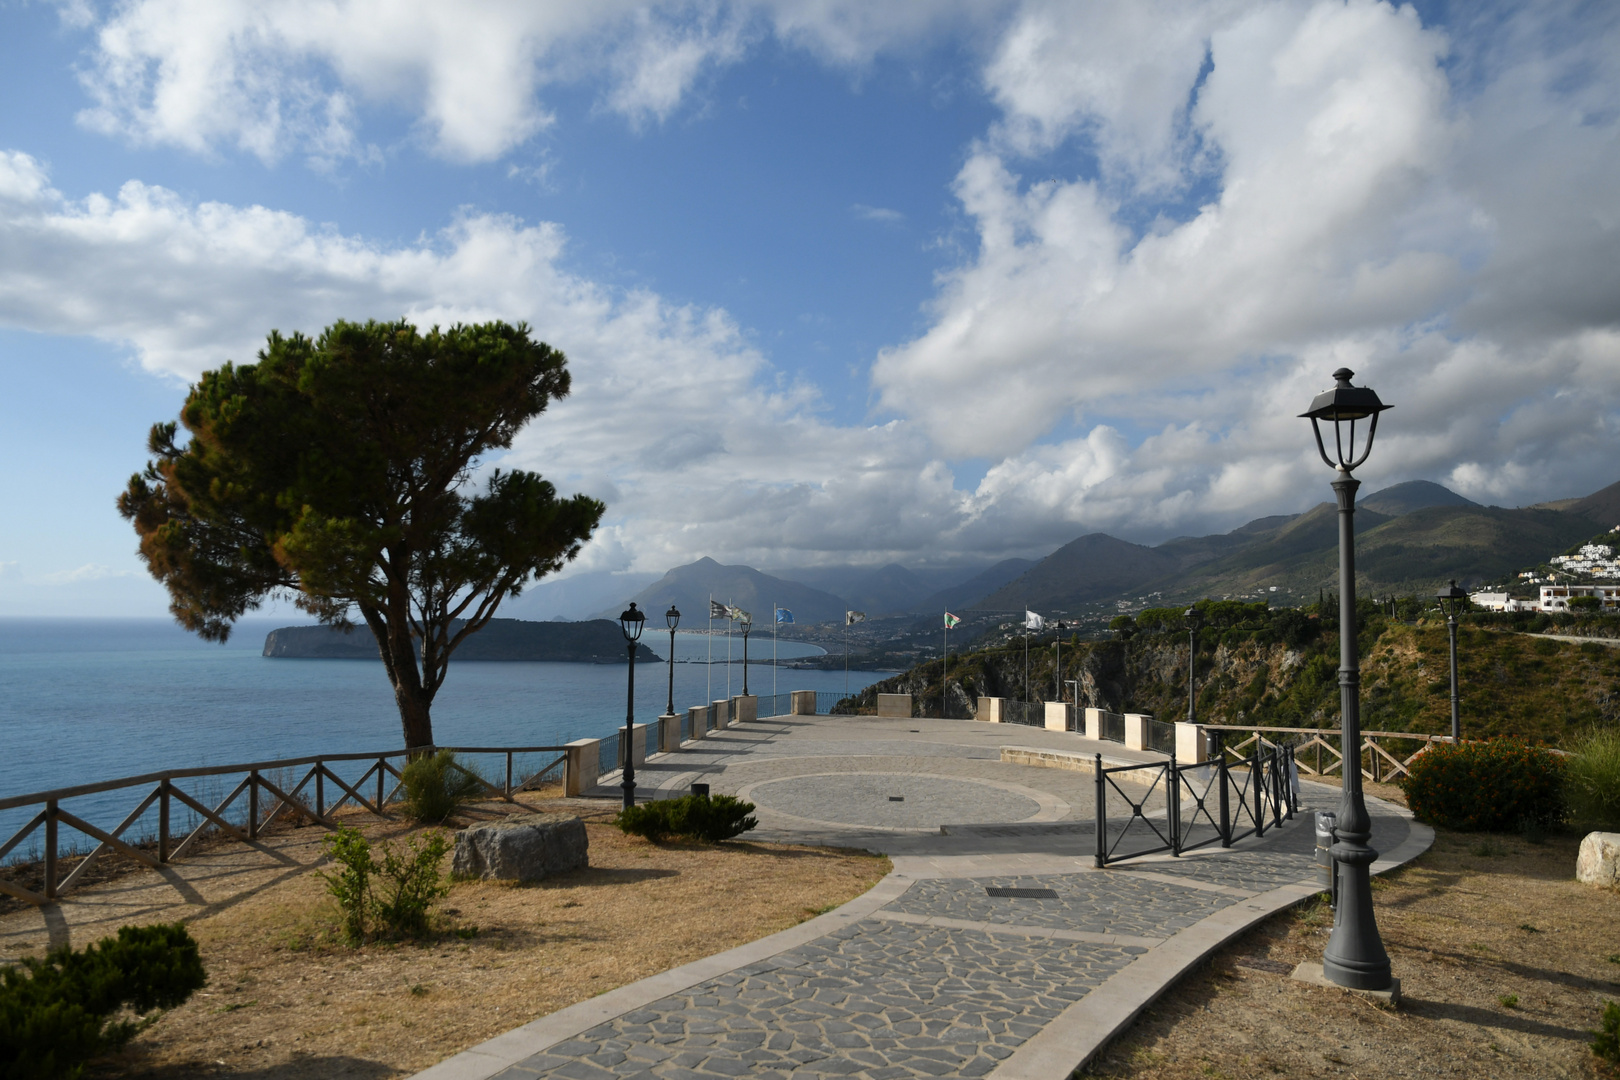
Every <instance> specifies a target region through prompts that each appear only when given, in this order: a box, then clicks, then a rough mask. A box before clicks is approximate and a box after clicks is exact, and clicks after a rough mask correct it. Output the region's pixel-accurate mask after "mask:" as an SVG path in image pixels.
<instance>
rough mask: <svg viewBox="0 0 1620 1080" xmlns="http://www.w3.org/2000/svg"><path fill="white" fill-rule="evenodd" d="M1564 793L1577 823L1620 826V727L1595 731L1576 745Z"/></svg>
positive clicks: (1606, 827) (1566, 774) (1601, 826)
mask: <svg viewBox="0 0 1620 1080" xmlns="http://www.w3.org/2000/svg"><path fill="white" fill-rule="evenodd" d="M1564 793H1565V796H1566V797H1567V798H1568V800H1569V812H1570V817H1571V818H1572V819H1573V820H1574V821H1575V823H1576V824H1577V825H1580V826H1582V827H1584V828H1594V829H1620V729H1615V728H1609V729H1607V730H1599V731H1594V732H1592V734H1591V735H1589V736H1588V737H1587V738H1586V740H1585V741H1584V742H1583V743H1581V745H1580V746H1579V747H1577V748H1576V751H1575V756H1574V757H1573V758H1571V759H1570V760H1569V765H1568V769H1567V771H1566V773H1565V776H1564Z"/></svg>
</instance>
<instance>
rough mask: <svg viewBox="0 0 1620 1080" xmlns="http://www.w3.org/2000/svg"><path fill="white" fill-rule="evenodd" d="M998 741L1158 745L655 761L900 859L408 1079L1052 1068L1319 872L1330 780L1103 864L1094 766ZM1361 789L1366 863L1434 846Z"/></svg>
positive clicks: (783, 732) (808, 735)
mask: <svg viewBox="0 0 1620 1080" xmlns="http://www.w3.org/2000/svg"><path fill="white" fill-rule="evenodd" d="M1003 746H1024V747H1034V748H1040V749H1048V750H1050V749H1062V750H1070V751H1077V752H1080V753H1084V754H1092V753H1102V754H1103V755H1104V756H1105V757H1106V758H1107V759H1109V761H1108V762H1107V764H1127V763H1129V762H1132V761H1150V760H1158V759H1157V758H1156V757H1155V755H1151V754H1146V753H1133V752H1129V751H1125V750H1123V749H1122V748H1120V747H1119V746H1118V745H1117V744H1113V743H1095V742H1088V741H1087V740H1085V739H1083V738H1081V737H1079V736H1077V735H1074V734H1070V733H1066V732H1048V731H1044V730H1041V729H1034V728H1023V727H1012V726H1003V725H989V724H982V723H977V722H975V721H944V720H890V719H877V718H873V717H784V718H771V719H766V720H761V721H759V722H756V723H751V724H745V725H742V726H739V727H735V728H731V729H728V730H726V731H722V732H716V733H713V734H712V735H711V736H710V737H709V738H707V739H704V740H702V741H701V742H697V743H693V744H688V748H687V749H684V750H682V751H680V752H677V753H671V754H664V755H659V756H657V757H654V758H652V759H651V760H649V761H648V762H647V764H646V765H645V766H644V767H642V768H640V769H638V781H639V782H640V783H641V784H642V785H643V786H642V793H643V794H648V793H651V792H656V793H657V794H658V795H659V796H660V797H668V796H673V795H679V794H684V793H685V792H687V791H688V790H690V786H691V784H693V783H707V784H709V785H710V788H711V790H712V791H713V792H714V793H715V794H735V795H739V796H742V797H744V798H747V799H748V800H749V801H751V802H753V803H755V804H756V806H757V807H758V811H757V816H758V818H759V822H760V824H759V827H758V829H756V830H755V831H754V832H752V833H750V834H748V835H749V837H750V838H757V839H761V840H776V841H789V842H796V843H815V844H830V845H837V846H846V847H859V848H866V849H869V850H872V851H878V852H882V853H884V854H887V855H889V856H890V857H891V859H892V860H893V863H894V870H893V872H892V873H891V874H889V876H888V877H886V878H885V879H884V880H883V881H882V882H880V883H879V884H878V885H877V886H876V887H874V888H873V889H872V890H871V891H870V892H868V893H867V894H865V895H864V896H861V897H858V898H856V899H855V900H853V901H851V902H850V903H848V904H845V905H844V906H843V907H841V908H839V909H837V910H836V911H833V912H829V913H828V914H825V915H822V916H820V917H818V918H815V919H812V920H810V921H808V922H806V923H803V924H801V925H800V926H798V927H795V928H793V929H791V930H787V931H783V932H782V933H779V934H775V935H772V936H771V937H769V938H765V939H763V940H761V941H757V942H753V943H751V944H749V945H745V946H742V947H740V948H737V949H733V950H730V951H728V952H726V953H721V954H719V955H716V956H713V957H709V958H707V959H705V960H701V961H698V962H697V963H694V964H688V965H686V966H684V967H682V968H677V969H675V970H673V971H668V972H664V973H662V974H660V975H656V976H653V977H651V978H649V979H644V980H642V981H641V982H638V983H633V984H631V985H629V986H625V987H621V988H620V989H618V990H615V991H612V992H610V993H607V994H603V995H601V996H600V997H597V998H594V999H592V1000H590V1001H587V1002H582V1003H580V1004H578V1005H575V1006H572V1007H570V1008H568V1009H564V1010H561V1011H560V1012H558V1013H555V1014H553V1015H551V1016H548V1017H544V1018H542V1019H540V1020H537V1021H535V1022H533V1023H531V1024H528V1025H525V1026H524V1027H522V1028H518V1029H516V1030H514V1031H511V1032H508V1033H507V1034H505V1035H503V1036H500V1037H499V1038H496V1039H494V1040H491V1041H490V1042H488V1043H485V1044H483V1045H482V1046H478V1047H474V1048H473V1049H471V1050H469V1051H467V1052H465V1053H462V1054H459V1055H457V1056H456V1057H454V1058H451V1059H449V1060H448V1061H446V1062H443V1063H441V1064H440V1065H438V1066H435V1067H434V1068H433V1069H430V1070H428V1071H427V1072H425V1073H422V1074H419V1076H421V1077H423V1078H424V1080H474V1078H476V1080H484V1078H487V1077H499V1078H501V1080H520V1078H521V1080H530V1078H540V1077H544V1078H548V1080H550V1078H557V1080H620V1078H630V1077H637V1078H643V1077H644V1078H653V1077H656V1078H661V1080H697V1078H700V1077H701V1078H712V1077H735V1076H748V1077H757V1078H760V1080H788V1078H793V1080H812V1078H818V1077H866V1078H870V1080H888V1078H900V1077H932V1076H968V1077H978V1076H993V1077H997V1078H999V1080H1014V1078H1030V1080H1035V1078H1044V1080H1063V1078H1066V1077H1067V1076H1068V1075H1069V1074H1070V1072H1071V1071H1072V1070H1073V1069H1074V1068H1076V1067H1077V1066H1078V1065H1080V1064H1081V1063H1082V1062H1083V1061H1084V1060H1085V1059H1086V1058H1088V1057H1089V1056H1090V1054H1091V1053H1093V1052H1094V1051H1095V1050H1096V1049H1097V1048H1098V1047H1100V1046H1101V1045H1102V1043H1103V1042H1105V1041H1106V1040H1107V1039H1108V1038H1109V1037H1110V1036H1111V1035H1112V1034H1113V1033H1114V1032H1115V1031H1117V1030H1119V1029H1120V1028H1121V1027H1123V1026H1124V1025H1125V1024H1128V1023H1129V1021H1130V1020H1131V1018H1132V1017H1134V1016H1135V1015H1136V1013H1137V1012H1138V1011H1140V1010H1141V1009H1142V1008H1143V1007H1145V1006H1146V1005H1147V1004H1148V1003H1149V1002H1150V1001H1151V1000H1152V999H1153V998H1154V997H1156V996H1157V995H1158V994H1159V993H1160V992H1161V991H1162V990H1163V989H1164V988H1165V987H1166V986H1168V985H1169V984H1170V983H1171V982H1173V981H1174V980H1175V979H1176V978H1177V977H1179V976H1180V975H1181V974H1182V973H1183V972H1184V971H1186V970H1187V969H1188V968H1190V967H1191V966H1192V965H1193V964H1195V963H1197V962H1198V960H1200V959H1201V958H1202V957H1204V956H1206V955H1208V953H1209V952H1210V951H1212V950H1213V949H1215V948H1217V947H1218V946H1219V945H1221V944H1222V943H1223V942H1225V941H1227V940H1229V939H1230V938H1231V937H1233V936H1234V935H1236V934H1238V933H1241V932H1242V931H1243V930H1244V929H1246V928H1247V927H1249V926H1252V925H1253V924H1254V923H1256V922H1258V921H1259V920H1261V919H1263V918H1265V917H1266V916H1267V915H1269V914H1271V913H1273V912H1275V911H1278V910H1281V909H1283V908H1285V907H1287V906H1289V905H1290V904H1293V903H1297V902H1298V901H1299V900H1301V899H1303V898H1305V897H1307V896H1309V895H1311V894H1312V893H1314V892H1316V891H1318V890H1319V887H1318V886H1317V885H1316V884H1315V879H1314V868H1313V863H1312V852H1313V848H1314V843H1315V840H1314V835H1313V832H1312V826H1311V823H1310V820H1311V819H1310V813H1311V811H1313V810H1316V809H1333V808H1335V807H1336V806H1337V802H1338V797H1337V793H1336V791H1335V790H1334V789H1332V788H1329V787H1326V786H1322V785H1316V784H1309V783H1307V784H1303V785H1302V798H1303V802H1304V805H1305V812H1304V813H1303V814H1301V815H1300V816H1299V817H1297V818H1296V819H1295V820H1294V821H1292V822H1290V823H1288V824H1287V825H1285V826H1284V827H1282V828H1279V829H1273V830H1270V831H1268V833H1267V834H1266V835H1265V837H1264V838H1250V839H1248V840H1245V841H1241V842H1240V843H1238V844H1237V845H1235V846H1234V847H1233V848H1232V849H1230V850H1222V849H1219V848H1215V849H1205V850H1201V851H1199V852H1197V853H1194V854H1190V855H1187V856H1183V857H1181V858H1172V857H1170V856H1168V855H1156V856H1145V857H1143V858H1140V859H1135V860H1131V861H1129V862H1127V863H1123V864H1117V865H1114V866H1111V867H1109V868H1108V869H1106V870H1098V869H1095V868H1094V866H1093V860H1092V853H1093V851H1094V850H1095V834H1094V831H1093V830H1094V828H1095V825H1094V820H1095V817H1094V806H1093V799H1094V792H1095V786H1094V785H1095V780H1094V778H1093V776H1092V775H1091V774H1090V773H1087V772H1081V771H1074V770H1068V769H1054V768H1034V767H1029V766H1024V765H1015V764H1010V763H1006V762H1003V761H1002V760H1001V747H1003ZM608 779H609V781H610V782H611V781H612V780H614V779H616V777H609V778H608ZM1137 790H1141V789H1137ZM617 793H618V792H617V789H615V788H608V787H604V788H600V789H598V791H597V792H596V794H600V795H602V796H611V795H616V794H617ZM1141 794H1142V795H1143V796H1146V797H1145V798H1142V799H1141V801H1142V802H1143V809H1144V812H1145V813H1147V814H1149V815H1150V816H1151V815H1152V814H1153V813H1155V812H1157V813H1159V814H1160V815H1161V816H1162V814H1163V810H1164V807H1163V799H1162V796H1161V797H1158V798H1157V801H1156V800H1155V797H1154V796H1153V795H1149V794H1148V793H1147V792H1145V791H1142V792H1141ZM1369 806H1370V809H1371V810H1372V812H1373V815H1374V835H1373V845H1374V846H1375V847H1376V848H1377V849H1378V850H1379V851H1380V853H1381V855H1382V862H1381V863H1380V864H1378V866H1376V867H1375V868H1374V869H1375V870H1381V869H1387V868H1389V867H1391V866H1394V865H1397V864H1398V863H1400V862H1404V861H1405V860H1407V859H1410V858H1412V857H1414V856H1416V855H1417V854H1419V853H1420V852H1422V851H1423V850H1425V849H1426V848H1427V846H1428V844H1429V842H1430V840H1431V839H1432V835H1431V834H1430V833H1429V830H1427V829H1425V828H1424V827H1422V826H1419V825H1415V824H1413V823H1412V822H1411V821H1410V819H1409V818H1408V817H1407V816H1406V815H1405V813H1404V811H1400V810H1398V809H1397V808H1394V807H1391V806H1388V805H1387V804H1383V803H1379V802H1377V801H1376V800H1372V801H1370V804H1369ZM1138 824H1139V825H1140V823H1138ZM715 911H716V917H717V918H723V917H724V916H723V912H724V901H723V898H719V897H717V898H716V907H715ZM649 914H650V915H652V914H655V913H649Z"/></svg>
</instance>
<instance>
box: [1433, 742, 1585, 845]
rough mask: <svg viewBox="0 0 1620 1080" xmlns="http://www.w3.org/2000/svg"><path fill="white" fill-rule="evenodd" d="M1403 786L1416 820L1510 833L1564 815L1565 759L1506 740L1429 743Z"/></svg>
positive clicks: (1553, 821) (1552, 821) (1554, 821)
mask: <svg viewBox="0 0 1620 1080" xmlns="http://www.w3.org/2000/svg"><path fill="white" fill-rule="evenodd" d="M1402 786H1403V787H1404V788H1405V789H1406V802H1407V805H1408V806H1409V807H1411V809H1412V813H1413V815H1414V816H1416V817H1417V819H1418V820H1419V821H1424V822H1427V823H1429V824H1430V825H1441V826H1444V827H1445V828H1448V829H1460V830H1465V831H1483V832H1508V831H1511V830H1514V829H1522V828H1525V827H1526V826H1527V824H1531V825H1536V826H1540V827H1549V826H1553V825H1557V824H1560V823H1562V822H1563V821H1564V819H1565V817H1566V815H1567V810H1566V807H1565V802H1564V762H1563V760H1562V759H1561V758H1559V757H1558V756H1557V755H1555V754H1553V753H1552V752H1551V751H1548V750H1545V749H1543V748H1541V747H1537V746H1528V745H1526V744H1525V743H1522V742H1517V741H1514V740H1510V739H1492V740H1490V741H1488V742H1477V743H1463V744H1462V745H1461V746H1450V745H1445V744H1439V745H1435V746H1432V747H1431V748H1430V749H1428V750H1426V751H1424V752H1423V753H1422V754H1419V755H1418V757H1417V759H1416V760H1415V761H1413V762H1412V765H1411V770H1410V772H1409V774H1408V776H1407V778H1406V781H1405V783H1404V784H1403V785H1402Z"/></svg>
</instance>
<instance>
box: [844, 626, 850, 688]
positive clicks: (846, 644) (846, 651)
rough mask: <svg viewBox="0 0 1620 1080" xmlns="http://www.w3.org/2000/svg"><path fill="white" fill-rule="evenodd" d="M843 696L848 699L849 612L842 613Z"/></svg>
mask: <svg viewBox="0 0 1620 1080" xmlns="http://www.w3.org/2000/svg"><path fill="white" fill-rule="evenodd" d="M844 696H845V697H849V612H847V611H846V612H844Z"/></svg>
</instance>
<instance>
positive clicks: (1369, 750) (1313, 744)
mask: <svg viewBox="0 0 1620 1080" xmlns="http://www.w3.org/2000/svg"><path fill="white" fill-rule="evenodd" d="M1202 726H1203V727H1204V729H1205V730H1206V731H1220V732H1247V733H1248V738H1244V739H1236V740H1231V741H1229V740H1226V739H1223V740H1222V750H1223V751H1224V753H1225V755H1226V757H1227V758H1228V759H1229V760H1230V761H1233V762H1237V761H1244V760H1247V758H1248V757H1249V753H1250V751H1249V748H1250V747H1252V746H1259V747H1270V746H1276V745H1277V743H1278V742H1279V741H1281V740H1278V739H1269V738H1267V737H1266V736H1267V735H1268V734H1270V735H1279V736H1286V735H1293V736H1304V738H1301V739H1300V740H1299V741H1298V742H1296V743H1295V744H1294V761H1295V764H1296V765H1297V766H1298V768H1299V771H1300V772H1305V773H1311V774H1313V775H1315V776H1328V775H1330V774H1332V773H1335V772H1338V773H1341V774H1342V772H1343V769H1344V752H1343V750H1342V749H1341V748H1340V747H1339V746H1337V745H1335V743H1333V742H1329V741H1328V740H1329V739H1333V740H1338V739H1339V733H1338V731H1337V730H1335V729H1333V728H1288V727H1252V726H1249V725H1246V724H1238V725H1231V724H1227V725H1222V724H1205V725H1202ZM1392 739H1405V740H1411V741H1414V742H1418V743H1421V744H1422V745H1420V746H1419V747H1418V748H1417V749H1416V750H1414V751H1413V752H1412V753H1410V754H1408V755H1407V756H1406V757H1404V758H1402V757H1399V756H1398V755H1397V754H1395V753H1391V752H1390V750H1389V748H1388V747H1386V746H1383V745H1381V743H1382V741H1384V740H1392ZM1450 742H1451V736H1450V735H1430V734H1424V733H1421V732H1414V731H1363V732H1362V733H1361V753H1362V754H1363V755H1365V757H1366V759H1367V764H1366V765H1364V766H1363V767H1362V769H1361V775H1362V776H1363V777H1365V778H1366V779H1368V780H1371V781H1373V782H1374V783H1377V782H1379V781H1389V780H1394V779H1396V778H1397V777H1401V776H1406V775H1407V774H1408V773H1409V772H1410V771H1411V764H1412V762H1413V761H1415V760H1417V757H1418V755H1419V754H1422V753H1423V752H1424V751H1426V750H1428V749H1429V747H1430V746H1432V745H1433V744H1435V743H1446V744H1449V743H1450ZM1307 751H1314V752H1313V753H1311V754H1310V755H1309V756H1307ZM1324 751H1325V752H1326V753H1327V754H1328V755H1330V756H1331V760H1328V761H1325V762H1324V761H1323V753H1324Z"/></svg>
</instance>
